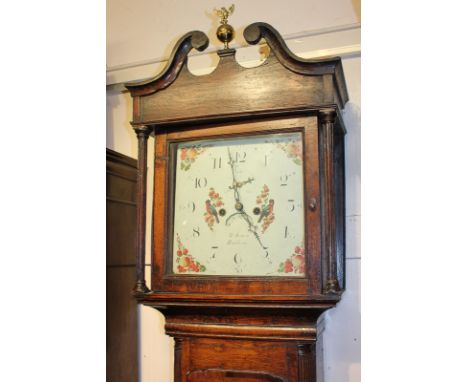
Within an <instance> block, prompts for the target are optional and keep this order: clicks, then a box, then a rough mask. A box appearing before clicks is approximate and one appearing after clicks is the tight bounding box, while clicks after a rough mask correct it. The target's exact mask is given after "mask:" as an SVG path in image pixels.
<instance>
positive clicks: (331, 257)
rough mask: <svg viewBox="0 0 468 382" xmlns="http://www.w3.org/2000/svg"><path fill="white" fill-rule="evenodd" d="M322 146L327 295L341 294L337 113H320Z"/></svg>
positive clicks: (325, 110) (331, 111)
mask: <svg viewBox="0 0 468 382" xmlns="http://www.w3.org/2000/svg"><path fill="white" fill-rule="evenodd" d="M319 118H320V129H321V145H322V150H323V151H322V159H323V181H324V185H323V188H322V189H323V192H324V198H323V199H322V200H323V208H324V212H325V213H324V217H323V219H324V225H323V226H324V229H325V232H324V233H325V240H324V244H325V248H324V250H325V253H326V259H327V260H326V261H327V282H326V285H325V293H339V291H340V286H339V284H338V280H337V267H336V225H335V224H336V223H335V192H334V187H333V134H334V131H333V130H334V129H333V126H334V124H335V118H336V111H335V110H334V109H323V110H320V112H319Z"/></svg>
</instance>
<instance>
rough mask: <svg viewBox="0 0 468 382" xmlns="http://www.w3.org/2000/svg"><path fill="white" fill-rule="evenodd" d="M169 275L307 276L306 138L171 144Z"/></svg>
mask: <svg viewBox="0 0 468 382" xmlns="http://www.w3.org/2000/svg"><path fill="white" fill-rule="evenodd" d="M171 150H172V152H173V156H175V159H173V160H174V162H173V164H174V165H175V169H176V170H175V192H174V200H173V214H174V215H173V238H172V272H173V273H175V274H197V275H207V276H211V275H220V276H223V275H224V276H276V277H291V276H293V277H294V276H295V277H304V275H305V252H304V248H305V246H304V244H305V243H304V179H303V154H302V153H303V141H302V133H300V132H295V133H280V134H268V135H256V136H249V137H245V136H244V137H236V138H223V139H219V138H218V139H206V140H198V141H185V142H182V143H172V144H171Z"/></svg>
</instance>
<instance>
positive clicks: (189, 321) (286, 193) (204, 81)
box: [126, 23, 348, 382]
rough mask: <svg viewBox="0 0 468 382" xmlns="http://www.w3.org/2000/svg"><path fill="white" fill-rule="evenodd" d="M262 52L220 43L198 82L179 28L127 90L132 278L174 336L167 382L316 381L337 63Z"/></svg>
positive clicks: (193, 37)
mask: <svg viewBox="0 0 468 382" xmlns="http://www.w3.org/2000/svg"><path fill="white" fill-rule="evenodd" d="M244 37H245V39H246V41H247V42H248V43H249V44H252V45H254V44H257V43H258V42H259V41H260V40H263V41H265V43H266V44H268V46H269V47H270V50H271V52H270V56H269V57H268V58H267V60H266V61H265V62H263V63H262V65H260V66H258V67H254V68H243V67H241V66H239V64H238V63H237V62H236V59H235V50H234V49H230V48H229V47H228V44H227V43H226V42H225V49H221V50H219V51H218V55H219V57H220V60H219V63H218V67H217V68H216V69H215V70H214V71H213V72H212V73H210V74H208V75H206V76H194V75H192V74H191V73H190V72H189V71H188V69H187V55H188V53H189V52H190V51H191V50H192V49H197V50H200V51H201V50H204V49H206V47H207V46H208V38H207V37H206V35H205V34H204V33H202V32H198V31H195V32H189V33H187V34H186V35H184V36H183V37H181V39H180V40H179V41H178V42H177V44H176V46H175V48H174V49H173V52H172V54H171V57H170V59H169V62H168V64H167V66H166V68H165V69H164V70H163V71H162V73H161V74H160V75H158V76H157V77H155V78H152V79H149V80H146V81H143V82H135V83H129V84H126V87H127V89H128V90H129V91H130V93H131V95H132V97H133V121H132V124H133V126H134V129H135V131H136V134H137V137H138V146H139V151H138V170H139V172H138V194H137V211H138V214H137V215H138V217H137V234H138V240H137V280H136V284H135V288H134V291H133V292H134V295H135V297H136V298H137V300H138V301H139V302H140V303H143V304H145V305H147V306H150V307H154V308H156V309H158V310H160V311H161V312H162V313H163V314H164V316H165V319H166V325H165V330H166V334H168V335H170V336H172V337H174V339H175V365H174V377H175V381H223V380H226V378H228V379H229V380H230V381H232V382H237V381H289V382H293V381H316V380H317V376H318V374H320V371H319V370H317V363H316V346H317V341H319V340H320V336H319V335H318V333H320V331H321V328H320V326H321V324H320V323H321V320H320V319H319V317H320V315H321V314H322V313H323V312H324V311H326V310H327V309H330V308H332V307H334V306H335V305H336V304H337V303H338V302H339V300H340V298H341V294H342V292H343V291H344V287H345V282H344V244H345V243H344V213H345V211H344V200H345V199H344V179H345V174H344V135H345V132H346V130H345V128H344V125H343V122H342V119H341V115H340V110H341V109H343V107H344V105H345V103H346V101H347V99H348V95H347V91H346V85H345V80H344V74H343V69H342V65H341V60H340V59H339V58H331V59H326V60H305V59H302V58H299V57H297V56H295V55H294V54H293V53H292V52H291V51H290V50H289V49H288V48H287V46H286V45H285V43H284V41H283V39H282V38H281V36H280V35H279V33H278V32H277V31H276V30H275V29H274V28H273V27H271V26H270V25H268V24H265V23H255V24H252V25H250V26H248V27H247V28H246V29H245V31H244ZM149 135H154V137H155V154H154V158H152V159H151V160H154V164H155V165H154V168H155V170H154V171H155V173H154V188H153V190H154V195H153V200H154V205H153V217H152V223H153V224H152V231H151V241H152V254H151V257H152V261H151V284H150V288H149V287H148V286H147V283H146V280H145V277H144V270H145V266H144V259H145V240H146V237H145V234H146V230H145V229H146V216H145V213H146V176H147V174H146V168H147V160H148V158H147V140H148V137H149Z"/></svg>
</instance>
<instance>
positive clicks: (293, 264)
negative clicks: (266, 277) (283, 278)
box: [278, 246, 305, 274]
mask: <svg viewBox="0 0 468 382" xmlns="http://www.w3.org/2000/svg"><path fill="white" fill-rule="evenodd" d="M278 272H280V273H297V274H304V273H305V252H304V247H303V246H296V248H294V253H293V254H292V255H291V256H290V257H289V258H288V259H286V261H284V262H282V263H281V264H280V265H279V267H278Z"/></svg>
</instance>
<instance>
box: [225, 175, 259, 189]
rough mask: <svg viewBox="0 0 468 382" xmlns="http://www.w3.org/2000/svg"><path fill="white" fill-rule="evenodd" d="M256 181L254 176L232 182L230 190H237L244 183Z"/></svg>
mask: <svg viewBox="0 0 468 382" xmlns="http://www.w3.org/2000/svg"><path fill="white" fill-rule="evenodd" d="M253 181H254V178H250V177H249V179H247V180H243V181H242V182H236V181H234V182H232V186H229V189H230V190H235V189H238V188H241V187H242V186H243V185H244V184H247V183H252V182H253Z"/></svg>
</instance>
